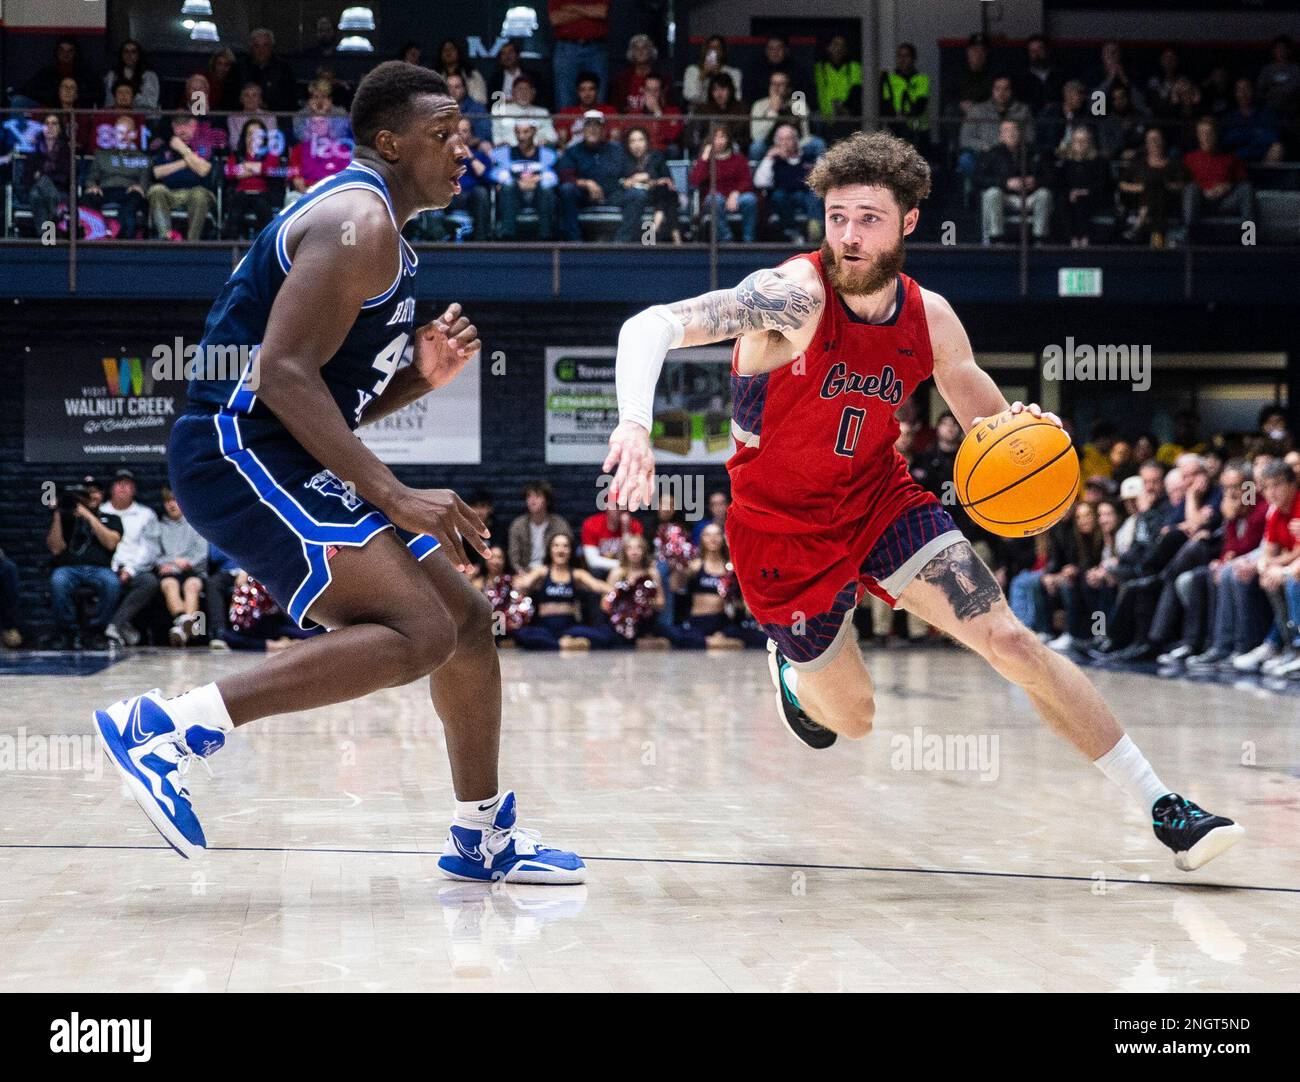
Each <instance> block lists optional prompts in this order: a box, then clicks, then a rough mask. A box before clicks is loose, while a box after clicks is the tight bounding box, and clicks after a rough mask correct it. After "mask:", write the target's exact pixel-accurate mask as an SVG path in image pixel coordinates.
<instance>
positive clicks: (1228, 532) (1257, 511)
mask: <svg viewBox="0 0 1300 1082" xmlns="http://www.w3.org/2000/svg"><path fill="white" fill-rule="evenodd" d="M1267 517H1268V507H1267V506H1266V505H1265V504H1262V503H1257V504H1255V506H1254V507H1252V508H1251V509H1250V514H1249V515H1240V516H1238V517H1237V518H1234V519H1232V520H1231V521H1229V522H1225V523H1224V524H1223V551H1222V552H1220V553H1219V559H1220V560H1223V561H1224V562H1225V563H1226V562H1227V561H1228V560H1231V559H1232V558H1233V557H1235V556H1244V555H1245V554H1246V553H1248V552H1254V551H1255V549H1257V548H1259V543H1260V542H1261V541H1263V540H1264V521H1265V519H1267Z"/></svg>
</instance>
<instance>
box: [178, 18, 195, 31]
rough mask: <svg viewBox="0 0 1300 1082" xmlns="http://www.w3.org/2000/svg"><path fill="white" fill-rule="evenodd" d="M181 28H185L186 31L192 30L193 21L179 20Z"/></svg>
mask: <svg viewBox="0 0 1300 1082" xmlns="http://www.w3.org/2000/svg"><path fill="white" fill-rule="evenodd" d="M181 26H183V27H185V29H186V30H193V29H194V20H193V19H182V20H181Z"/></svg>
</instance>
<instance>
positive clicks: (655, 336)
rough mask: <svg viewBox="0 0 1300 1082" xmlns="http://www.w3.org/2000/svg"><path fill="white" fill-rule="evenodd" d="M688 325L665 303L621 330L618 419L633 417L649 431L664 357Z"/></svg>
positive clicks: (617, 365)
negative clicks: (656, 385) (682, 323)
mask: <svg viewBox="0 0 1300 1082" xmlns="http://www.w3.org/2000/svg"><path fill="white" fill-rule="evenodd" d="M685 334H686V328H685V327H683V326H682V325H681V323H680V322H678V320H677V319H676V318H675V317H674V316H673V314H672V312H671V311H669V310H668V308H666V307H665V306H664V305H662V304H657V305H655V306H654V307H653V308H647V309H646V310H645V311H643V312H638V313H637V314H636V315H634V316H633V317H632V318H631V319H629V320H628V321H627V322H626V323H624V324H623V329H622V330H621V331H619V332H618V359H617V361H616V362H615V369H614V385H615V387H616V388H617V390H618V419H619V422H620V423H622V422H624V421H634V422H635V423H637V424H639V425H640V426H641V427H642V428H644V429H645V430H646V431H647V432H649V431H650V426H651V424H652V423H653V421H654V406H655V384H656V383H658V382H659V373H660V372H661V371H662V370H663V366H664V357H665V356H666V355H667V353H668V351H669V350H670V349H676V348H677V347H678V346H680V345H681V344H682V338H683V337H684V336H685Z"/></svg>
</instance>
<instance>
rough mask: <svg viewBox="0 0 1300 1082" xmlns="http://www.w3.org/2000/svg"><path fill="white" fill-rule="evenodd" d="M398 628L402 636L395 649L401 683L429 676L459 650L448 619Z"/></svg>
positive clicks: (399, 681)
mask: <svg viewBox="0 0 1300 1082" xmlns="http://www.w3.org/2000/svg"><path fill="white" fill-rule="evenodd" d="M395 630H396V631H397V632H398V635H399V636H400V639H399V645H398V646H397V648H396V649H395V651H394V658H395V660H396V663H397V670H398V671H397V683H398V684H409V683H410V682H411V681H413V680H418V679H420V677H422V676H428V675H429V673H431V672H433V671H434V670H435V669H440V668H442V666H443V665H445V664H446V663H447V662H448V661H449V660H450V659H451V656H452V654H454V653H455V652H456V629H455V628H454V627H452V626H451V624H450V623H447V622H445V621H444V622H434V621H425V622H423V623H420V624H416V625H414V626H412V627H406V628H397V629H395Z"/></svg>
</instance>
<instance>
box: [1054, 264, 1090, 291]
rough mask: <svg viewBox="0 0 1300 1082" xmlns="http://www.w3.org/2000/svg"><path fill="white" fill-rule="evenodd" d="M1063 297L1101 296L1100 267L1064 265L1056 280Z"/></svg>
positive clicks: (1057, 287)
mask: <svg viewBox="0 0 1300 1082" xmlns="http://www.w3.org/2000/svg"><path fill="white" fill-rule="evenodd" d="M1056 289H1057V295H1058V296H1061V297H1100V296H1101V268H1100V267H1062V268H1061V269H1060V271H1059V273H1058V277H1057V280H1056Z"/></svg>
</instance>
